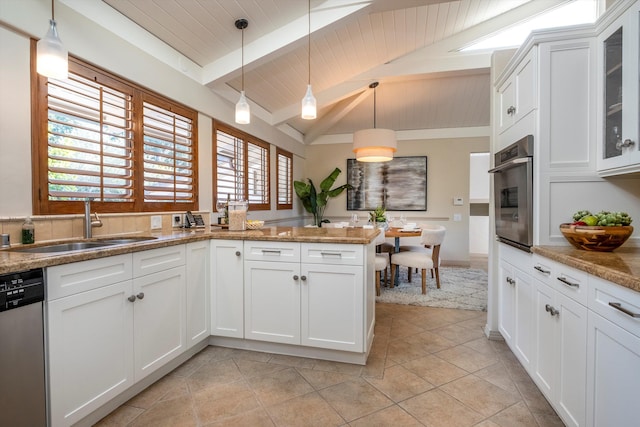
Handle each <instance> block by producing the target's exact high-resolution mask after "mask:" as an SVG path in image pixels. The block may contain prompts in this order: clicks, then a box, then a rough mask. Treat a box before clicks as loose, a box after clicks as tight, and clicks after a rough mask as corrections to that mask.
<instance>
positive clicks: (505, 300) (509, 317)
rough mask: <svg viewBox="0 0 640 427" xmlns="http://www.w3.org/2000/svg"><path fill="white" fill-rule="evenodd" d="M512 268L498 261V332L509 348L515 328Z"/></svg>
mask: <svg viewBox="0 0 640 427" xmlns="http://www.w3.org/2000/svg"><path fill="white" fill-rule="evenodd" d="M513 270H514V267H513V266H512V265H511V264H509V263H507V262H506V261H505V260H504V259H501V260H500V273H499V277H500V279H499V280H500V282H499V283H498V330H499V331H500V333H501V334H502V337H503V338H504V340H505V341H506V342H507V344H508V345H509V347H512V346H513V342H514V338H515V327H516V286H515V285H516V280H515V275H514V274H513Z"/></svg>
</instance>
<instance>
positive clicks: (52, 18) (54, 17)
mask: <svg viewBox="0 0 640 427" xmlns="http://www.w3.org/2000/svg"><path fill="white" fill-rule="evenodd" d="M51 20H52V21H55V20H56V14H55V11H54V9H53V0H51Z"/></svg>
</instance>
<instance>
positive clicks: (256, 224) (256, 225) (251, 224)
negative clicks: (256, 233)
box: [247, 219, 264, 230]
mask: <svg viewBox="0 0 640 427" xmlns="http://www.w3.org/2000/svg"><path fill="white" fill-rule="evenodd" d="M262 227H264V221H262V220H257V219H253V220H250V221H247V230H260V229H261V228H262Z"/></svg>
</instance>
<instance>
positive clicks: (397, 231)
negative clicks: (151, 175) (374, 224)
mask: <svg viewBox="0 0 640 427" xmlns="http://www.w3.org/2000/svg"><path fill="white" fill-rule="evenodd" d="M421 235H422V230H421V229H420V228H413V229H406V228H404V227H389V228H388V229H387V230H385V232H384V237H393V238H394V252H396V253H397V252H400V238H401V237H420V236H421ZM399 271H400V269H399V268H396V274H395V277H394V278H393V280H394V282H395V283H398V275H399Z"/></svg>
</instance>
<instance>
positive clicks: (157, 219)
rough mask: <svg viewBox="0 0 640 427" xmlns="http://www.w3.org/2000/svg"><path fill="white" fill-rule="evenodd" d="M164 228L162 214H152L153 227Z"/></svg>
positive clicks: (154, 228) (153, 228)
mask: <svg viewBox="0 0 640 427" xmlns="http://www.w3.org/2000/svg"><path fill="white" fill-rule="evenodd" d="M161 228H162V216H160V215H152V216H151V229H152V230H158V229H161Z"/></svg>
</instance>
